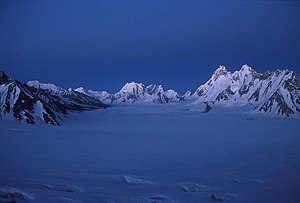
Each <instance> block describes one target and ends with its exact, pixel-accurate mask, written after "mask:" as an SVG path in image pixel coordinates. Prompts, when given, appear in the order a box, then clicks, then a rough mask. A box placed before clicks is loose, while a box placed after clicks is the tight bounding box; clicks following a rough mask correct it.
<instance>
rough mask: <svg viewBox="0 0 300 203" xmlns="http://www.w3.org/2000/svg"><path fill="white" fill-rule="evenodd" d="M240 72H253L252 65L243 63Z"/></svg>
mask: <svg viewBox="0 0 300 203" xmlns="http://www.w3.org/2000/svg"><path fill="white" fill-rule="evenodd" d="M240 71H241V72H253V71H255V70H254V69H253V68H252V67H250V66H249V65H247V64H244V65H243V66H242V68H241V70H240Z"/></svg>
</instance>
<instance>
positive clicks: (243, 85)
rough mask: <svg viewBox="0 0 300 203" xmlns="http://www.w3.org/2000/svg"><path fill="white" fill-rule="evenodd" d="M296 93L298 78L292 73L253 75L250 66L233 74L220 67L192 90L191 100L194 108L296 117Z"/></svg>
mask: <svg viewBox="0 0 300 203" xmlns="http://www.w3.org/2000/svg"><path fill="white" fill-rule="evenodd" d="M221 76H222V77H221ZM297 78H298V79H297ZM299 90H300V81H299V76H298V74H295V73H293V72H292V71H289V70H276V71H272V72H271V71H268V72H266V73H257V72H256V71H255V70H254V69H253V68H251V67H250V66H248V65H243V66H242V68H241V69H240V70H238V71H235V72H234V73H233V74H231V73H230V72H228V71H226V69H225V68H224V67H220V68H218V69H217V70H216V71H215V73H214V75H213V76H212V78H211V79H210V80H208V81H207V82H206V83H205V84H204V85H201V86H200V87H199V88H198V89H197V90H196V92H195V93H194V94H193V98H195V99H196V101H195V102H194V103H195V104H197V103H201V102H214V104H215V105H229V106H245V105H248V106H249V105H250V106H252V107H254V109H255V110H258V111H261V112H262V111H263V112H266V113H276V114H279V115H286V116H289V115H291V114H300V110H299V109H300V99H299V98H300V91H299ZM274 93H276V94H274Z"/></svg>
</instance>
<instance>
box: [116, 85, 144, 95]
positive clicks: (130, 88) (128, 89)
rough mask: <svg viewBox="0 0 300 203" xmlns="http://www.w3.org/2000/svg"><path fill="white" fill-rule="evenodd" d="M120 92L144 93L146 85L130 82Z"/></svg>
mask: <svg viewBox="0 0 300 203" xmlns="http://www.w3.org/2000/svg"><path fill="white" fill-rule="evenodd" d="M120 91H121V92H130V93H133V92H140V93H143V92H144V91H145V85H144V84H142V83H136V82H129V83H126V84H125V85H124V86H123V87H122V89H121V90H120Z"/></svg>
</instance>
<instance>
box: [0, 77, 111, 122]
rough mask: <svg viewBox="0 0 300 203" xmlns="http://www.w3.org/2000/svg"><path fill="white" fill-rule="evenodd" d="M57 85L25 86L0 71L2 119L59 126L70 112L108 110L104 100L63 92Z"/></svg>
mask: <svg viewBox="0 0 300 203" xmlns="http://www.w3.org/2000/svg"><path fill="white" fill-rule="evenodd" d="M54 87H55V86H54V85H49V84H47V85H44V84H38V83H37V81H35V82H34V83H29V84H22V83H20V82H19V81H18V80H14V79H11V78H9V77H8V76H7V75H6V74H5V73H4V72H2V71H0V96H1V97H0V114H1V117H3V118H9V117H11V118H13V117H14V118H16V119H17V120H19V121H26V122H27V123H30V124H35V123H36V122H37V121H42V122H45V123H47V124H52V125H59V124H60V121H61V118H62V117H64V116H65V115H67V114H68V111H71V110H74V111H82V110H86V109H93V108H102V107H106V105H105V104H103V103H102V102H101V101H99V100H97V99H95V98H93V97H90V96H88V95H84V94H81V93H78V92H76V91H74V90H63V89H62V88H59V87H56V88H54Z"/></svg>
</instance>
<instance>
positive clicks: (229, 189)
mask: <svg viewBox="0 0 300 203" xmlns="http://www.w3.org/2000/svg"><path fill="white" fill-rule="evenodd" d="M299 95H300V77H299V75H298V74H297V73H294V72H293V71H289V70H276V71H273V72H266V73H257V72H256V71H255V70H254V69H253V68H251V67H250V66H248V65H244V66H243V67H242V68H241V69H240V70H238V71H235V72H233V73H231V72H230V71H228V70H227V69H226V68H225V67H224V66H220V67H219V68H218V69H216V71H215V72H214V73H213V75H212V76H211V78H210V79H209V80H208V81H207V82H206V83H204V84H203V85H200V86H199V88H197V90H195V91H187V92H186V93H185V94H184V95H179V94H178V93H177V92H176V91H175V90H172V89H170V90H164V88H163V86H162V85H157V84H152V85H151V84H150V85H144V84H143V83H136V82H130V83H127V84H125V85H124V86H123V87H122V88H121V89H120V91H118V92H116V93H113V94H112V93H108V92H106V91H102V90H85V89H84V88H82V87H80V88H67V89H65V88H61V87H58V86H56V85H54V84H50V83H40V82H38V81H29V82H27V83H24V84H23V83H21V82H19V81H18V80H15V79H12V78H10V77H8V76H7V75H6V74H5V73H3V72H1V71H0V96H1V97H0V108H1V109H0V115H1V117H0V139H1V142H0V202H38V203H39V202H46V203H47V202H49V203H52V202H60V203H62V202H95V203H96V202H97V203H98V202H106V203H107V202H116V203H132V202H136V203H139V202H156V203H159V202H161V203H170V202H179V203H181V202H183V203H185V202H195V203H199V202H241V203H253V202H272V203H282V202H291V203H294V202H299V200H300V195H299V192H298V190H299V188H300V175H299V171H300V163H299V160H300V147H299V146H300V139H299V132H300V125H299V121H300V117H299V115H300V114H299V113H300V111H299V109H300V106H299V105H300V100H299V98H300V97H299ZM31 124H34V125H31ZM47 124H52V125H47Z"/></svg>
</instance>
